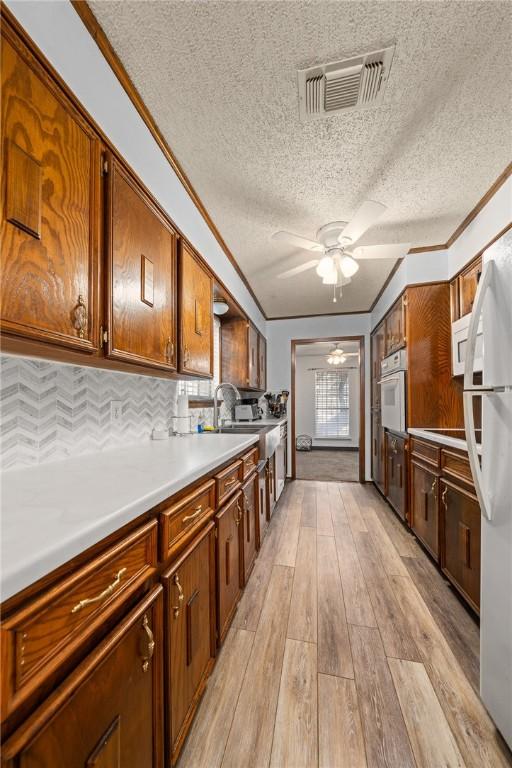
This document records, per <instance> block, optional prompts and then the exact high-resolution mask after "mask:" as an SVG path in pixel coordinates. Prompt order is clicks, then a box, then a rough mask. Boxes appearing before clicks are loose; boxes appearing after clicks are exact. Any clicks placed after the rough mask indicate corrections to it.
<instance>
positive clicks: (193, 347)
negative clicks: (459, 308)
mask: <svg viewBox="0 0 512 768" xmlns="http://www.w3.org/2000/svg"><path fill="white" fill-rule="evenodd" d="M179 274H180V277H179V285H180V311H179V315H180V316H179V323H180V327H181V334H180V371H181V372H182V373H190V374H194V375H196V376H205V377H209V378H211V377H212V376H213V281H212V278H211V277H210V275H209V274H208V272H207V271H206V269H205V267H204V266H203V264H202V263H201V262H200V261H199V259H198V258H197V256H196V255H195V254H194V253H193V252H192V250H191V249H190V248H189V247H188V245H187V244H186V243H184V242H183V241H181V255H180V272H179Z"/></svg>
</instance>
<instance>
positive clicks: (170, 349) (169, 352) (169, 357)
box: [165, 336, 174, 363]
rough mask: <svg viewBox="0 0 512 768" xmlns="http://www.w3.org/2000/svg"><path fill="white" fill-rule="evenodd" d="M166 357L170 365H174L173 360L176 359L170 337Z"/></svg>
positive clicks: (166, 347) (166, 346)
mask: <svg viewBox="0 0 512 768" xmlns="http://www.w3.org/2000/svg"><path fill="white" fill-rule="evenodd" d="M165 357H166V359H167V362H168V363H172V358H173V357H174V344H173V342H172V339H171V337H170V336H169V338H168V339H167V343H166V345H165Z"/></svg>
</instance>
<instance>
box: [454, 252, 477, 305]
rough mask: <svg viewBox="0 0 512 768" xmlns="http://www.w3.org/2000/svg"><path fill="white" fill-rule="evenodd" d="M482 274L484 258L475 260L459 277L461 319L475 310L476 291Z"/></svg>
mask: <svg viewBox="0 0 512 768" xmlns="http://www.w3.org/2000/svg"><path fill="white" fill-rule="evenodd" d="M481 274H482V257H481V256H480V257H479V258H478V259H475V261H473V262H472V263H471V264H470V265H469V267H466V269H465V270H464V271H463V272H461V274H460V275H459V278H458V281H459V312H460V317H464V315H468V314H469V313H470V312H471V310H472V309H473V302H474V300H475V296H476V289H477V288H478V282H479V280H480V275H481Z"/></svg>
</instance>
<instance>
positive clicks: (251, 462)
mask: <svg viewBox="0 0 512 768" xmlns="http://www.w3.org/2000/svg"><path fill="white" fill-rule="evenodd" d="M257 465H258V449H257V448H253V450H252V451H249V453H246V454H245V456H242V479H243V480H246V479H247V478H248V477H249V475H250V474H251V472H253V471H254V470H255V469H256V467H257Z"/></svg>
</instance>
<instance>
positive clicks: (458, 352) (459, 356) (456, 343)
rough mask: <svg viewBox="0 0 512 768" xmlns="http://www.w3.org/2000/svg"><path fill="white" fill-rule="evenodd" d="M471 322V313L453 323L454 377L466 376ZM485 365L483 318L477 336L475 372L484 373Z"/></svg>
mask: <svg viewBox="0 0 512 768" xmlns="http://www.w3.org/2000/svg"><path fill="white" fill-rule="evenodd" d="M470 320H471V313H469V314H467V315H464V317H461V318H460V320H455V322H454V323H452V373H453V375H454V376H463V375H464V365H465V362H466V350H467V346H468V330H469V323H470ZM483 365H484V335H483V330H482V318H480V322H479V323H478V331H477V336H476V347H475V362H474V365H473V372H474V373H477V372H479V371H482V370H483Z"/></svg>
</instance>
